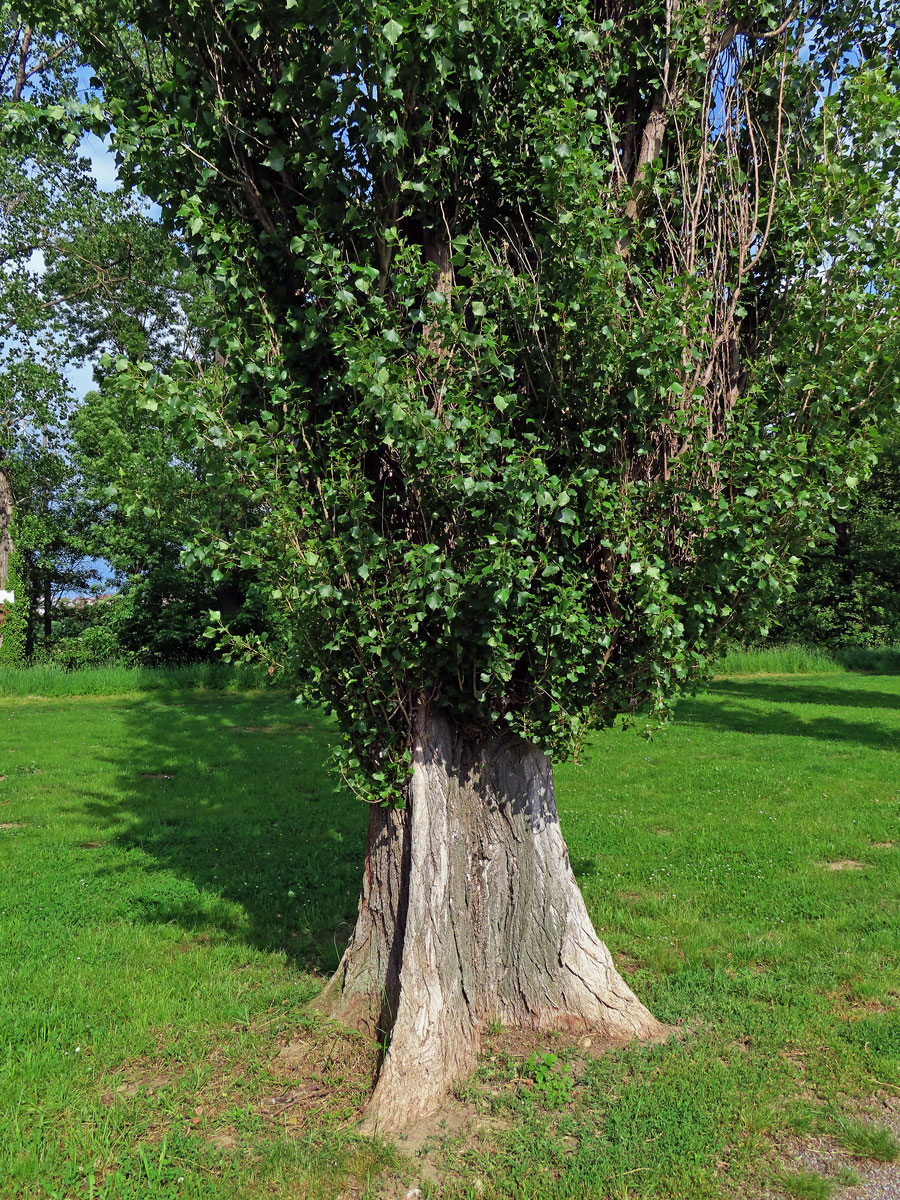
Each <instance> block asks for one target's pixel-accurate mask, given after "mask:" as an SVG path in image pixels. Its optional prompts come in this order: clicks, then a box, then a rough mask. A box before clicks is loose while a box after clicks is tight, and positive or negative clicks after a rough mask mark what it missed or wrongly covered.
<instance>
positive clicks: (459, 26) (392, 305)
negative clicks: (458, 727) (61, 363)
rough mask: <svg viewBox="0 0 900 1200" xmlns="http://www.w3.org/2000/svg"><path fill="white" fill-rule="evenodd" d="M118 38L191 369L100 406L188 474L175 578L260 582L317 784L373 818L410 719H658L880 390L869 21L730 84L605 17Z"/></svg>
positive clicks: (486, 13)
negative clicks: (831, 81) (422, 708)
mask: <svg viewBox="0 0 900 1200" xmlns="http://www.w3.org/2000/svg"><path fill="white" fill-rule="evenodd" d="M139 7H140V11H139V12H137V13H136V14H134V19H136V20H137V21H138V23H139V24H140V25H141V26H142V28H143V29H144V31H145V33H146V34H147V36H148V37H149V39H150V44H151V45H152V44H153V42H154V39H157V38H159V37H160V36H164V35H165V36H166V37H167V42H168V54H169V55H170V56H171V55H174V56H175V57H174V62H172V64H171V68H168V67H167V69H171V72H172V76H173V79H176V80H177V81H178V84H177V87H173V88H172V90H171V91H170V92H167V91H165V89H164V88H160V87H159V86H157V85H156V84H155V83H153V82H151V80H150V79H149V77H147V78H145V79H143V80H141V79H140V77H139V76H136V75H135V73H134V66H133V63H132V62H131V61H130V60H129V62H128V63H124V62H119V61H117V60H116V58H115V56H112V57H108V58H107V60H106V61H105V62H103V64H102V67H103V75H104V79H105V80H106V81H107V87H108V96H107V100H108V101H109V102H110V103H112V102H113V100H114V101H115V103H116V104H118V105H119V106H120V107H119V109H118V113H119V115H118V116H117V119H116V122H115V124H116V129H117V134H116V136H117V137H118V138H119V139H120V141H121V144H122V145H123V148H125V147H127V149H128V152H129V153H130V154H132V155H133V157H132V158H131V159H130V160H129V161H130V162H131V163H132V164H133V165H134V167H135V169H137V167H139V168H140V170H139V177H140V178H141V180H142V181H143V185H144V186H145V187H147V188H148V189H149V191H150V193H151V194H152V195H153V196H154V198H155V199H156V200H157V201H158V202H159V203H160V204H161V205H162V207H163V209H164V211H165V213H166V214H167V220H168V221H169V222H170V224H171V226H172V228H173V229H175V230H177V232H178V234H179V236H181V235H185V236H186V237H187V238H188V240H190V241H191V242H192V244H193V245H194V246H195V247H196V251H197V263H198V266H199V267H202V270H203V271H204V273H205V275H206V277H207V278H208V279H209V280H210V281H211V283H212V286H213V287H214V289H215V297H216V300H215V310H214V317H213V319H212V320H211V322H210V326H211V328H213V329H214V330H215V353H216V358H215V365H214V366H210V365H209V358H206V359H203V360H202V362H201V364H200V365H198V363H197V362H196V361H194V360H192V359H191V356H190V355H187V356H186V357H185V361H184V363H183V364H182V365H181V366H179V367H178V368H177V369H174V368H173V369H172V370H170V371H168V372H167V373H166V377H165V379H162V378H160V377H156V378H154V379H153V380H150V379H144V378H142V377H141V375H140V372H139V371H132V370H129V371H128V372H125V374H126V375H127V376H128V378H129V379H133V380H134V387H135V389H136V390H137V391H138V392H139V393H140V394H143V395H145V396H148V397H149V398H150V399H151V400H152V401H153V402H154V403H158V405H159V412H160V413H161V414H164V415H165V417H166V420H167V421H169V422H170V424H169V425H168V428H169V429H170V430H171V431H172V436H173V438H175V437H176V435H177V441H178V444H179V445H181V446H182V447H184V448H185V450H184V453H185V456H186V457H187V456H188V453H189V452H190V454H197V455H201V461H202V463H203V468H202V470H203V486H204V488H207V489H209V495H210V497H211V498H214V500H213V499H211V502H210V506H209V508H210V511H211V512H213V511H215V509H216V504H218V503H221V505H222V512H223V514H225V515H224V516H223V517H222V518H221V520H219V521H213V520H211V519H210V520H209V521H208V522H207V523H205V524H203V523H201V525H200V527H198V528H197V529H196V530H195V532H194V534H193V535H192V544H193V546H194V548H195V550H194V551H193V552H196V553H198V554H200V553H201V552H202V553H204V554H206V555H207V557H208V559H209V562H210V563H218V564H219V568H218V569H220V570H225V569H226V568H228V567H230V566H235V565H237V566H239V567H240V568H241V569H242V570H243V569H246V570H250V569H251V565H252V569H253V570H254V571H255V570H258V571H259V572H260V576H259V578H260V580H261V582H260V590H261V591H263V592H266V593H267V597H268V598H274V599H275V600H277V606H278V611H279V613H280V617H279V623H278V639H277V640H278V650H277V653H278V655H279V662H283V663H284V665H285V669H286V670H288V671H289V672H291V673H292V674H293V675H294V676H295V677H297V678H298V679H300V680H301V681H302V684H303V686H304V688H305V689H306V694H307V695H308V696H309V697H310V698H312V699H315V700H317V701H324V702H327V703H330V704H332V705H333V706H334V708H335V711H336V713H337V717H338V720H339V722H340V725H341V729H342V731H343V734H344V750H343V751H342V752H341V753H342V754H343V759H342V762H343V768H344V770H345V772H346V774H347V778H348V779H349V780H350V781H351V782H352V783H353V784H354V786H357V787H359V788H360V789H361V790H362V791H363V792H364V794H366V795H367V797H368V798H369V799H378V800H393V801H396V800H398V799H399V798H401V797H402V794H403V785H404V779H405V773H406V770H407V762H408V758H407V757H405V754H406V752H407V751H408V749H409V746H408V737H409V714H410V713H411V712H412V711H413V709H414V708H415V705H416V704H417V703H418V702H419V699H420V698H421V697H422V696H427V697H432V698H434V702H435V703H440V704H442V705H444V706H446V707H448V708H450V709H452V710H453V712H454V713H455V714H456V715H457V717H458V718H459V720H461V721H465V722H471V723H475V724H480V723H486V724H490V723H497V722H500V721H502V722H503V725H504V726H507V727H510V728H512V729H513V730H515V731H516V732H518V733H519V734H521V735H522V736H525V737H529V738H532V739H535V740H538V741H540V742H541V744H543V745H545V746H546V747H547V748H548V749H550V750H552V752H553V753H554V754H556V755H557V756H559V755H563V754H565V753H568V752H570V751H571V749H572V748H573V747H574V746H575V745H577V742H578V739H579V737H580V736H581V735H582V733H583V731H584V729H585V728H586V727H587V726H588V725H589V724H590V723H592V722H593V723H609V722H611V721H613V720H614V719H615V718H616V717H617V715H619V714H622V713H632V712H634V711H635V710H636V709H637V708H639V707H642V706H643V707H646V708H649V709H651V710H652V711H653V712H655V713H656V714H657V715H658V716H661V715H662V714H663V713H664V712H665V711H666V708H667V706H668V704H669V703H670V702H671V700H672V698H673V697H674V696H675V695H676V694H677V692H678V691H679V689H681V688H683V687H686V686H690V685H691V683H692V681H694V680H696V679H697V678H699V677H701V676H702V674H703V671H704V670H705V663H706V662H708V661H709V659H710V656H711V655H713V654H714V653H715V647H716V643H717V640H718V639H719V638H720V637H721V636H722V635H723V633H727V634H728V635H732V634H736V633H738V632H740V630H742V629H744V630H750V631H753V630H755V629H756V628H758V627H759V625H760V624H761V623H762V622H764V621H765V619H766V614H767V613H768V612H769V610H770V609H771V608H772V607H773V606H774V605H775V604H777V602H778V601H779V600H780V598H781V597H782V595H783V594H784V591H785V589H786V588H787V587H789V586H790V583H791V579H792V577H793V574H794V571H795V567H796V563H794V562H792V561H791V560H792V558H794V557H795V551H796V550H797V549H798V548H799V547H800V546H802V544H803V542H804V540H805V539H806V538H807V537H808V536H809V534H810V531H811V530H815V529H816V528H817V527H821V525H822V524H823V523H824V522H825V521H827V515H826V514H827V511H828V509H829V506H830V505H831V504H833V502H834V497H835V496H836V495H838V494H839V493H840V491H841V487H839V486H838V485H839V481H842V480H845V479H846V478H847V476H849V475H857V476H858V477H859V478H862V477H863V474H864V470H865V467H864V465H863V466H860V463H861V462H862V463H864V462H865V454H866V452H865V446H866V445H867V442H868V439H869V437H870V436H871V432H872V429H873V428H874V426H875V425H876V424H877V420H878V414H879V413H880V412H881V411H883V410H884V408H885V406H886V405H887V403H888V400H889V398H892V396H893V395H894V394H896V386H897V378H896V376H897V371H896V366H895V365H894V363H895V352H896V330H894V329H892V326H891V321H890V318H889V316H888V314H890V313H892V312H893V311H894V309H895V307H896V303H895V302H896V298H897V261H896V260H897V251H896V246H887V245H882V244H881V243H878V242H877V239H876V238H875V237H874V234H873V230H874V229H875V228H876V227H882V228H889V227H892V222H893V220H894V214H896V208H897V195H898V192H897V189H896V187H895V186H894V182H893V181H894V175H893V174H892V172H895V171H896V163H897V157H896V153H895V149H896V147H895V143H896V136H895V134H892V133H891V132H890V131H891V129H892V127H893V125H894V124H896V122H897V105H896V81H894V80H893V77H892V76H890V77H889V75H888V73H887V72H886V71H885V69H884V66H883V65H882V64H880V63H879V62H878V61H877V55H876V53H875V52H874V51H873V52H871V54H870V58H869V59H868V60H867V61H866V63H865V64H863V63H862V62H860V63H859V70H858V71H857V68H856V66H855V65H852V64H855V63H856V62H857V58H854V57H853V56H852V55H850V56H848V55H846V54H844V48H846V47H847V46H849V45H851V44H852V45H853V46H859V45H867V46H868V45H871V44H872V42H871V38H870V37H869V35H871V34H872V33H873V30H874V27H875V23H876V18H875V16H874V15H873V11H874V10H872V11H869V10H865V11H864V9H859V11H857V10H854V13H853V14H852V15H850V14H844V15H839V14H837V13H836V11H835V13H832V14H831V15H830V17H829V20H827V21H822V22H819V21H818V20H817V21H816V24H815V28H816V34H815V37H814V38H810V37H809V36H808V31H807V34H804V33H803V32H802V30H803V28H804V26H803V20H804V19H805V18H804V14H803V13H801V12H798V14H797V18H796V25H791V26H790V27H789V28H788V29H787V30H786V31H785V32H784V34H783V35H779V38H782V39H783V40H781V41H780V40H779V38H766V39H753V38H746V39H745V41H746V45H745V44H744V42H742V43H741V52H740V54H737V55H736V54H735V46H734V45H732V46H731V49H730V50H729V48H728V46H727V45H723V48H722V49H721V51H718V50H716V49H715V47H716V46H717V45H718V39H716V38H710V36H709V26H708V12H707V10H706V8H704V7H703V6H699V5H696V4H687V5H684V4H682V5H681V6H679V7H678V10H677V14H675V16H674V17H671V19H670V26H671V27H670V28H669V30H668V32H667V31H666V26H665V21H663V20H662V19H661V16H660V9H659V6H658V5H655V6H654V5H651V6H650V7H648V6H647V5H645V4H643V3H640V2H638V3H634V4H630V5H626V7H625V9H623V10H622V12H621V14H620V15H619V17H618V18H617V20H616V21H615V22H613V21H612V20H608V19H605V20H602V21H597V20H595V19H594V18H593V16H592V14H591V12H590V11H589V10H588V9H586V8H584V7H583V6H576V8H575V9H572V10H564V11H563V10H560V9H559V8H558V7H557V8H554V9H550V8H547V9H544V8H541V7H540V6H538V7H534V6H531V7H529V8H527V9H523V8H522V7H521V5H520V4H518V3H517V2H514V0H509V2H507V0H500V3H497V4H493V5H490V6H482V7H480V8H479V9H478V11H477V13H476V11H475V9H474V8H472V7H471V6H470V5H469V4H466V3H462V2H461V3H453V4H450V5H448V6H446V7H445V8H443V9H440V10H434V9H433V8H430V9H428V10H426V9H424V8H421V7H419V8H416V7H413V8H410V7H409V6H407V7H405V8H404V9H402V10H400V9H399V8H391V7H389V6H386V5H384V4H382V3H379V4H377V5H373V4H368V3H362V2H360V3H353V4H351V5H350V6H349V7H345V8H342V9H341V10H340V11H339V12H338V11H337V10H335V11H334V12H333V13H330V15H329V18H328V21H327V22H326V21H325V20H324V19H323V18H321V17H320V16H318V15H316V13H312V12H310V13H306V12H305V10H302V9H301V7H300V6H295V7H288V6H279V5H274V4H266V5H263V6H262V7H261V8H257V9H256V10H254V12H253V13H252V14H250V15H249V16H248V14H247V13H246V12H244V14H243V16H242V17H241V18H240V19H238V17H237V16H234V17H233V18H232V17H231V16H229V15H228V14H227V13H225V14H223V12H222V11H220V10H219V9H216V8H214V7H213V6H209V5H207V4H205V3H202V2H201V3H200V4H199V6H198V5H197V4H195V3H193V2H192V3H191V4H188V3H187V0H175V3H174V6H173V5H172V4H167V5H163V4H162V3H156V0H151V3H149V4H147V5H141V6H139ZM810 11H812V10H810ZM807 15H808V14H807ZM732 17H735V20H737V21H738V22H743V21H748V22H750V24H752V25H753V26H754V27H756V26H759V27H760V28H762V27H763V26H765V25H767V23H770V22H769V20H768V17H767V16H766V14H763V13H762V12H759V13H757V14H755V16H754V17H753V20H752V22H751V21H750V18H749V17H748V16H747V14H745V13H743V12H742V13H741V14H737V15H735V14H728V13H724V12H723V13H722V14H721V30H720V33H721V35H722V40H723V42H724V41H726V40H727V39H726V37H725V32H726V30H727V29H729V28H732V27H733V24H734V22H732V20H731V18H732ZM832 18H833V20H832ZM248 23H249V27H248ZM326 25H327V27H326ZM185 29H196V30H198V38H197V41H196V44H194V43H193V42H192V41H191V37H190V36H188V37H185V36H183V33H177V31H183V30H185ZM200 31H202V35H203V38H204V39H206V41H208V42H209V44H214V45H216V46H217V47H221V61H220V62H219V61H218V60H217V61H216V62H215V63H213V62H211V61H210V59H209V56H208V55H207V54H206V53H205V51H204V49H203V45H202V44H201V39H200V37H199V32H200ZM176 33H177V36H176ZM170 34H171V35H172V36H169V35H170ZM804 38H806V41H804V40H803V39H804ZM867 38H868V40H867ZM798 39H799V41H798ZM876 41H877V38H876ZM204 44H205V43H204ZM799 44H802V45H803V46H804V47H805V49H804V55H799V54H793V53H792V52H791V48H792V47H796V45H799ZM173 47H177V49H173ZM807 50H808V54H807ZM785 52H787V53H785ZM866 53H870V52H869V51H866ZM856 54H857V51H855V50H854V55H856ZM829 55H830V56H831V59H829ZM831 60H833V61H841V62H844V63H847V64H850V65H848V66H847V67H846V78H842V86H841V88H840V89H839V92H840V94H839V95H836V96H834V97H832V98H831V100H829V101H828V105H829V107H828V109H827V113H828V121H826V122H824V123H823V111H824V110H823V108H822V104H821V98H820V96H819V94H818V89H819V84H820V80H821V78H822V77H823V64H824V63H825V62H826V61H831ZM166 62H167V63H169V62H170V58H169V57H167V59H166ZM248 64H249V69H248ZM782 64H787V65H786V66H785V67H784V69H785V71H786V72H787V77H786V78H785V80H784V86H783V87H782V86H781V80H780V75H779V72H780V70H781V69H782ZM726 86H727V90H728V93H729V95H732V94H733V96H734V98H735V102H734V105H733V106H731V107H729V108H728V109H727V110H726V109H724V108H722V106H721V104H720V102H719V100H717V99H716V97H718V96H720V95H721V94H723V91H722V89H723V88H725V87H726ZM717 89H718V90H717ZM653 97H663V98H664V101H665V103H664V108H665V111H660V112H656V113H655V114H654V112H653V111H651V110H652V106H653ZM779 104H781V105H782V106H783V107H782V109H781V110H779V107H778V106H779ZM665 106H668V107H665ZM704 112H706V113H715V118H714V119H711V120H704V119H702V114H703V113H704ZM651 117H652V118H653V120H652V121H651ZM717 122H718V123H719V124H717ZM829 122H830V124H829ZM823 129H825V130H826V132H824V133H823ZM779 130H780V131H781V133H780V134H779ZM129 131H131V132H129ZM645 134H646V136H645ZM651 135H652V136H651ZM657 135H658V137H657ZM779 137H781V138H782V141H781V142H779V141H778V139H779ZM785 138H787V139H788V140H787V141H785V140H784V139H785ZM711 139H712V140H711ZM823 139H824V140H823ZM892 139H893V141H892ZM713 140H714V141H715V144H714V145H713ZM657 141H658V154H657V153H656V151H655V150H654V152H653V154H651V155H649V156H646V155H645V161H643V162H642V163H640V164H639V163H638V159H639V157H640V154H641V147H642V146H646V147H653V146H656V144H657ZM184 144H186V145H189V146H190V148H191V149H190V152H189V153H178V154H173V153H172V148H173V146H182V145H184ZM754 155H755V157H754ZM751 159H752V161H751ZM788 160H789V164H790V175H789V178H790V187H788V186H787V185H786V182H785V181H786V180H787V178H788V174H787V164H788ZM892 164H893V165H892ZM826 166H827V169H826ZM769 214H770V215H769ZM754 221H756V225H754ZM850 231H852V234H853V236H852V237H851V236H850ZM882 242H884V239H882ZM754 256H755V258H754ZM211 345H212V343H211ZM129 357H130V358H131V357H133V358H134V359H137V358H144V357H146V356H144V355H142V354H138V355H134V356H129ZM890 402H891V403H893V400H892V399H890ZM254 564H258V566H256V565H254ZM233 636H234V637H235V638H236V641H235V645H237V646H240V647H241V652H242V653H244V652H246V653H253V652H254V651H255V652H257V653H259V654H260V655H262V656H263V657H264V658H266V661H270V660H271V657H272V655H273V653H274V651H273V643H272V642H271V641H269V642H266V643H259V642H257V643H256V644H255V646H254V643H253V642H252V639H250V640H248V639H246V638H243V635H239V634H237V633H234V634H233Z"/></svg>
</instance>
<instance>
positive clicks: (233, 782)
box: [85, 692, 367, 971]
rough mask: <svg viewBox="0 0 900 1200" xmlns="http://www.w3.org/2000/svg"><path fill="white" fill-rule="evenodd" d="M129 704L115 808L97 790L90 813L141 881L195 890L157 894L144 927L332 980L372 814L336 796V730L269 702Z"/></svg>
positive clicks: (258, 697)
mask: <svg viewBox="0 0 900 1200" xmlns="http://www.w3.org/2000/svg"><path fill="white" fill-rule="evenodd" d="M123 703H124V702H123ZM124 707H125V710H126V713H127V729H128V738H127V741H126V744H125V746H124V748H123V749H122V750H121V751H113V750H110V751H109V752H108V753H107V761H109V762H111V763H112V765H113V766H114V768H115V771H116V782H117V787H116V798H115V799H114V800H110V799H109V798H108V797H106V796H101V795H100V794H99V793H93V794H92V795H91V796H88V797H87V799H86V803H85V807H86V810H87V811H88V812H89V813H90V815H91V817H92V818H93V819H94V820H95V821H96V822H97V825H98V828H100V829H103V828H105V829H106V830H108V831H109V832H108V837H109V840H110V841H112V842H113V843H114V844H116V845H118V846H119V847H120V848H123V849H124V850H126V851H127V852H129V853H134V854H138V855H140V856H141V869H142V870H143V871H145V872H148V873H150V874H151V875H160V874H162V873H170V874H171V873H174V875H175V876H176V877H177V880H179V881H188V882H189V884H192V885H193V887H187V888H185V887H184V886H181V885H180V884H179V883H177V882H176V883H175V884H173V885H171V886H169V885H167V884H166V883H164V882H162V881H160V887H156V888H148V897H147V898H146V899H142V900H141V902H140V905H139V909H138V911H137V912H136V913H135V914H134V915H135V916H136V917H137V919H139V920H144V921H147V922H149V923H153V924H170V923H174V924H176V925H178V926H179V927H180V928H182V929H184V930H186V931H190V932H192V933H196V934H200V935H203V936H206V937H208V938H210V937H211V938H218V937H222V938H228V939H231V940H233V939H235V938H240V939H242V940H244V941H246V942H248V943H249V944H250V945H253V946H255V947H257V948H259V949H263V950H267V951H283V952H285V954H286V955H287V956H288V958H289V959H290V960H291V961H293V962H294V963H295V964H297V965H298V966H301V967H303V968H305V969H319V970H323V971H330V970H332V969H333V968H334V967H335V966H336V965H337V962H338V959H339V957H340V954H341V952H342V950H343V945H344V943H345V942H346V940H347V937H348V936H349V933H350V930H351V929H352V922H353V921H354V920H355V917H356V908H357V901H358V896H359V884H360V877H361V870H362V865H363V856H364V851H365V826H366V820H367V812H366V811H365V805H363V804H361V803H360V802H359V801H357V800H354V799H353V798H352V797H350V796H348V795H346V794H344V795H336V794H335V791H334V779H333V777H332V776H331V775H330V774H329V773H328V771H327V770H326V766H325V760H326V758H327V754H328V750H329V747H330V744H331V741H332V737H333V730H332V729H331V728H330V726H329V724H328V722H327V721H326V720H325V719H324V718H323V717H322V716H321V714H319V713H316V712H310V711H309V710H307V709H300V708H297V707H296V706H295V705H294V704H293V703H292V702H291V699H290V697H287V696H284V695H282V694H277V693H271V692H267V693H257V694H254V695H251V696H227V695H222V694H210V693H206V694H202V695H191V696H186V695H185V694H184V693H180V694H175V695H169V696H166V695H160V694H159V693H156V694H154V695H152V696H142V697H140V698H138V699H134V700H129V701H128V702H127V703H124ZM133 869H134V868H133V866H132V865H131V864H128V865H126V866H123V867H119V868H113V869H112V870H113V871H114V872H115V871H123V872H131V871H133ZM169 893H171V894H169Z"/></svg>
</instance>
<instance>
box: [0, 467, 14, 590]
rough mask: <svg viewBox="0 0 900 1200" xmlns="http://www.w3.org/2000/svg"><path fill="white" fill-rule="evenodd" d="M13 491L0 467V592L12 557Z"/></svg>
mask: <svg viewBox="0 0 900 1200" xmlns="http://www.w3.org/2000/svg"><path fill="white" fill-rule="evenodd" d="M12 517H13V492H12V487H11V485H10V482H9V479H8V478H7V476H6V473H5V472H4V470H3V468H2V467H0V592H3V591H6V589H7V588H8V587H9V560H10V558H11V557H12V533H11V529H10V527H11V525H12Z"/></svg>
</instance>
